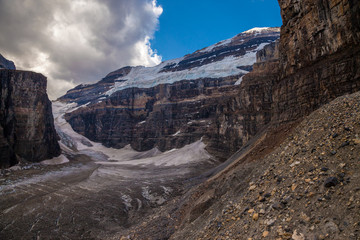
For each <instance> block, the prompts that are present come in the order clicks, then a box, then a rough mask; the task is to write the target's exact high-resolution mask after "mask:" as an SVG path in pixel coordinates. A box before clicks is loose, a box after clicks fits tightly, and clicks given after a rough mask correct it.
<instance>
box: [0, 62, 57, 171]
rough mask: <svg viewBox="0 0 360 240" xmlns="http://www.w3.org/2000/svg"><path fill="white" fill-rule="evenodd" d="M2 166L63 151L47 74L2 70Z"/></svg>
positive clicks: (0, 113)
mask: <svg viewBox="0 0 360 240" xmlns="http://www.w3.org/2000/svg"><path fill="white" fill-rule="evenodd" d="M0 81H1V85H0V166H2V167H8V166H11V165H14V164H16V163H17V162H18V161H19V160H26V161H31V162H38V161H41V160H44V159H47V158H52V157H54V156H58V155H59V154H60V147H59V145H58V142H57V135H56V131H55V128H54V119H53V116H52V110H51V102H50V100H49V99H48V96H47V94H46V78H45V77H44V76H43V75H41V74H38V73H34V72H26V71H17V70H7V69H1V70H0Z"/></svg>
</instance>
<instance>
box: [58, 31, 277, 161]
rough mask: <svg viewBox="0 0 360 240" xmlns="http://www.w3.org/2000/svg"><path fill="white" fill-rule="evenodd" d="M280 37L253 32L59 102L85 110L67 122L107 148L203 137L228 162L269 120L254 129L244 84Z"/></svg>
mask: <svg viewBox="0 0 360 240" xmlns="http://www.w3.org/2000/svg"><path fill="white" fill-rule="evenodd" d="M278 37H279V29H277V28H264V29H252V30H249V31H247V32H244V33H241V34H239V35H237V36H235V37H234V38H231V39H228V40H225V41H222V42H220V43H217V44H215V45H213V46H210V47H207V48H204V49H202V50H199V51H196V52H194V53H193V54H190V55H187V56H185V57H183V58H180V59H175V60H170V61H166V62H163V63H161V64H160V65H159V66H156V67H153V68H143V67H135V68H130V67H126V68H122V69H119V70H117V71H115V72H113V73H110V74H109V75H108V76H106V77H105V78H104V79H103V80H101V81H100V82H98V83H96V84H92V85H80V86H78V87H76V88H74V89H72V90H70V91H69V92H68V93H67V94H66V95H65V96H63V97H62V98H60V100H61V101H66V102H76V103H77V104H78V105H79V106H80V108H78V109H77V110H75V111H73V112H70V113H68V114H67V115H66V119H67V120H68V122H69V123H70V124H71V126H72V127H73V128H74V130H75V131H77V132H79V133H81V134H82V135H84V136H86V137H88V138H89V139H91V140H94V141H98V142H102V143H103V144H104V145H105V146H108V147H116V148H121V147H124V146H126V145H127V144H131V146H132V147H133V148H134V149H136V150H140V151H144V150H149V149H151V148H154V147H158V148H159V149H160V150H162V151H164V150H170V149H172V148H180V147H183V146H184V145H185V144H189V143H192V142H195V141H197V140H199V139H201V138H202V139H203V141H204V142H205V143H206V144H207V150H208V151H209V152H211V153H212V154H213V155H214V156H216V157H218V158H220V159H225V158H227V157H229V156H230V155H231V154H232V153H234V152H235V151H236V150H237V149H238V148H239V147H240V146H242V145H243V144H244V143H245V142H247V141H248V140H249V138H250V137H251V136H252V135H253V134H254V133H256V132H257V130H258V128H261V127H262V125H265V124H266V123H267V122H268V121H269V118H268V116H264V117H263V119H262V124H258V125H254V124H253V119H252V116H250V114H246V113H245V112H244V110H245V109H244V107H243V106H242V102H241V94H240V90H241V88H240V85H239V83H240V82H241V79H242V76H243V75H244V74H246V73H248V72H249V71H250V70H251V69H252V65H253V63H254V62H255V61H256V53H257V52H258V51H260V50H261V49H263V48H264V46H265V45H267V44H269V43H271V42H273V41H275V40H276V39H278ZM264 98H267V97H266V96H264ZM264 101H266V102H269V101H270V100H269V99H264ZM264 104H265V105H266V104H268V103H264ZM267 108H268V106H267Z"/></svg>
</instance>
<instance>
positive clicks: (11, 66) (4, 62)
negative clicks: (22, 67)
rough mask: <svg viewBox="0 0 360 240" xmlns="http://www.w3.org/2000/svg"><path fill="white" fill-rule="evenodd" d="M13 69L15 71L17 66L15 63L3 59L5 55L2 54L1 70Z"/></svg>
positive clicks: (0, 58) (0, 59)
mask: <svg viewBox="0 0 360 240" xmlns="http://www.w3.org/2000/svg"><path fill="white" fill-rule="evenodd" d="M2 68H4V69H12V70H15V69H16V68H15V64H14V62H13V61H10V60H7V59H6V58H4V57H3V55H1V54H0V69H2Z"/></svg>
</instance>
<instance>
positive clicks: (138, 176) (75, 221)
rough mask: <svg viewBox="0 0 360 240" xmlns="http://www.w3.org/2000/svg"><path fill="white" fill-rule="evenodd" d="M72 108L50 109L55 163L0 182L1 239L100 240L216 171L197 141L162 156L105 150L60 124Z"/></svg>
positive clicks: (16, 171)
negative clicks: (58, 153)
mask: <svg viewBox="0 0 360 240" xmlns="http://www.w3.org/2000/svg"><path fill="white" fill-rule="evenodd" d="M73 107H74V106H71V105H66V104H62V103H60V102H55V103H53V110H54V117H55V125H56V128H57V132H58V134H59V136H60V137H61V142H60V145H61V147H62V150H63V154H62V155H61V156H60V157H58V158H54V159H50V160H46V161H43V162H42V163H40V164H27V165H21V166H20V165H19V166H15V167H13V168H12V169H11V170H9V171H5V172H4V174H2V175H1V176H0V239H104V238H105V235H108V234H115V233H119V232H120V233H121V232H123V231H124V229H126V228H128V227H129V226H131V225H132V224H134V223H137V222H139V221H140V219H141V218H142V217H143V216H144V215H147V214H150V213H153V212H154V211H156V209H157V208H158V207H159V206H161V205H163V204H165V203H166V202H167V201H169V200H170V199H172V198H174V197H175V196H178V195H179V194H182V193H183V192H184V191H186V190H187V188H189V187H191V186H192V185H193V184H196V183H197V182H199V181H200V179H199V178H198V176H199V175H201V173H203V172H206V170H208V169H211V168H213V167H214V166H216V165H218V164H219V163H218V162H217V161H216V160H214V159H213V158H212V157H211V155H209V154H208V153H207V152H206V151H205V149H204V148H205V145H204V144H203V143H202V142H201V141H198V142H195V143H193V144H190V145H187V146H185V147H184V148H182V149H173V150H171V151H168V152H164V153H162V152H160V151H158V150H157V149H153V150H150V151H147V152H142V153H139V152H136V151H134V150H132V149H131V148H130V147H125V148H124V149H111V148H105V147H103V146H102V145H101V144H98V143H94V142H91V141H90V140H88V139H86V138H85V137H83V136H81V135H79V134H77V133H75V132H74V131H73V130H72V129H71V127H70V126H69V124H68V123H66V121H65V120H64V118H63V114H64V113H65V112H66V111H69V109H71V108H73ZM59 163H62V164H60V165H59ZM195 176H196V177H197V178H196V179H194V178H193V177H195Z"/></svg>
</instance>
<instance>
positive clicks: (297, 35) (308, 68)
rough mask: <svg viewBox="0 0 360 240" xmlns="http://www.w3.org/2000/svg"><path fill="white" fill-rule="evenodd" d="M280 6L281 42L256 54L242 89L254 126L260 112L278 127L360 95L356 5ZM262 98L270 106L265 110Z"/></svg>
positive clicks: (359, 34)
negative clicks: (338, 100) (343, 98)
mask: <svg viewBox="0 0 360 240" xmlns="http://www.w3.org/2000/svg"><path fill="white" fill-rule="evenodd" d="M279 4H280V7H281V13H282V18H283V22H284V25H283V26H282V28H281V38H280V42H278V43H276V44H275V43H274V44H272V46H271V45H269V46H267V47H266V48H264V49H263V50H262V51H260V52H259V53H258V58H257V60H258V63H256V64H255V65H254V70H253V71H252V72H251V73H249V74H247V75H246V76H244V81H243V83H242V90H241V92H242V93H241V96H242V97H243V99H244V100H245V102H247V103H248V104H247V105H246V104H245V106H246V108H247V112H248V113H250V114H251V115H252V118H253V119H255V120H254V121H253V124H254V125H256V126H261V125H262V123H263V120H262V118H263V116H262V115H263V113H264V112H266V113H267V115H266V117H267V118H268V119H269V121H270V120H271V122H272V123H273V124H274V125H275V126H276V125H281V124H283V123H288V122H292V121H296V120H298V119H300V118H302V117H304V116H306V115H308V114H310V113H311V112H312V111H314V110H315V109H317V108H318V107H320V106H321V105H323V104H325V103H328V102H330V101H331V100H333V99H335V98H336V97H338V96H341V95H343V94H346V93H352V92H356V91H359V90H360V71H359V67H360V47H359V41H360V30H359V26H360V24H359V12H360V11H359V8H360V4H359V3H358V2H356V3H355V2H354V1H330V2H328V1H301V2H300V1H295V0H294V1H279ZM254 88H256V89H257V91H258V92H259V93H255V92H254V91H253V90H252V89H254ZM263 96H267V99H268V102H267V103H270V104H265V105H264V103H266V101H264V97H263ZM248 99H251V100H249V101H248ZM256 108H257V110H259V111H254V109H256ZM259 115H260V116H259ZM257 118H260V120H256V119H257Z"/></svg>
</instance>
